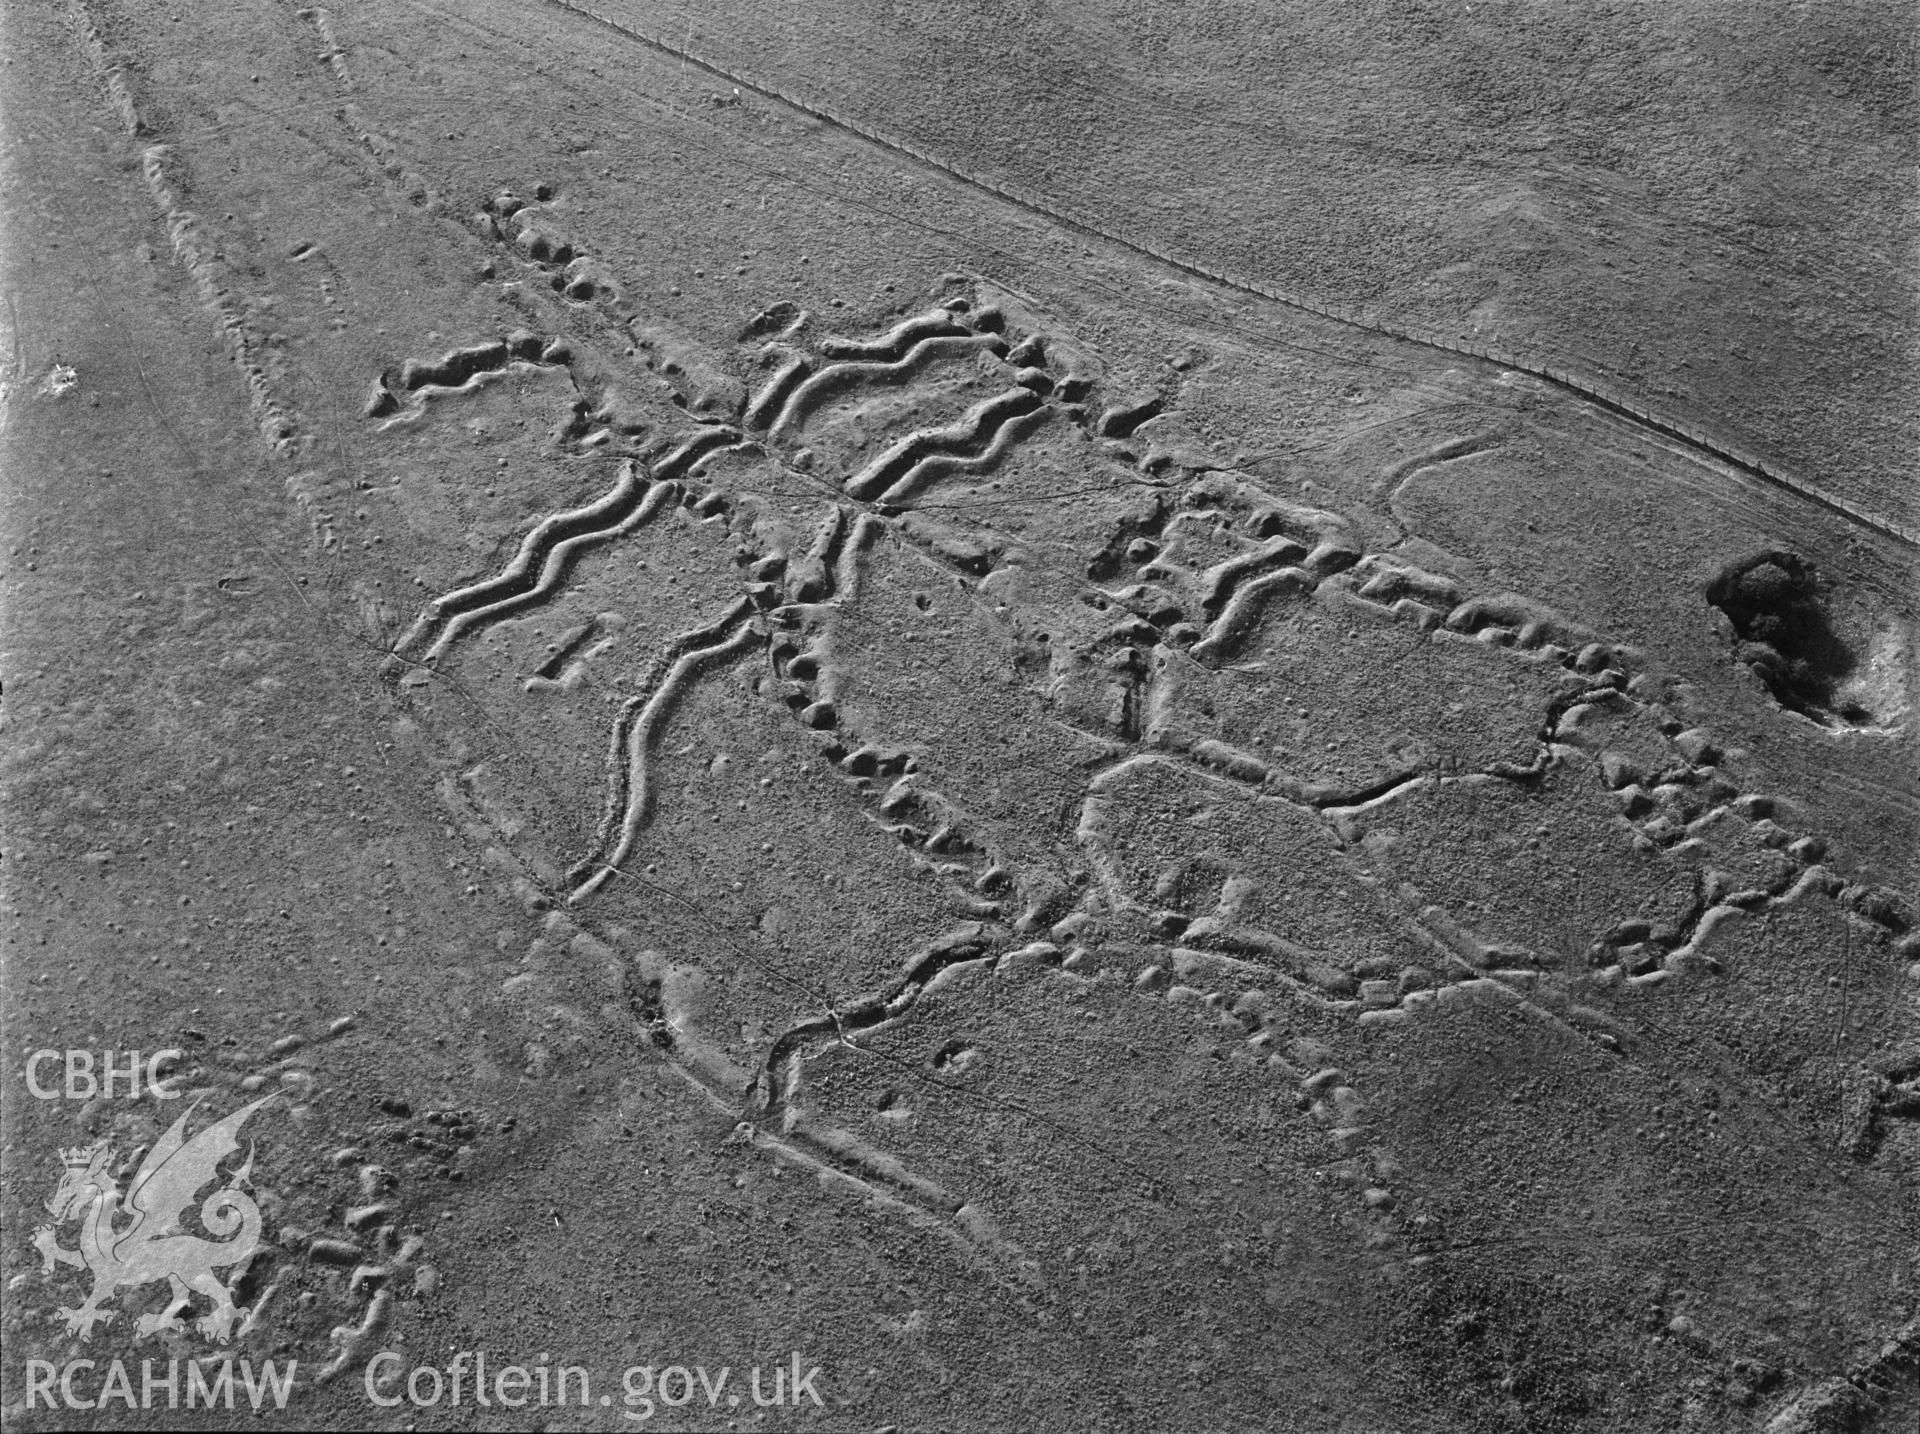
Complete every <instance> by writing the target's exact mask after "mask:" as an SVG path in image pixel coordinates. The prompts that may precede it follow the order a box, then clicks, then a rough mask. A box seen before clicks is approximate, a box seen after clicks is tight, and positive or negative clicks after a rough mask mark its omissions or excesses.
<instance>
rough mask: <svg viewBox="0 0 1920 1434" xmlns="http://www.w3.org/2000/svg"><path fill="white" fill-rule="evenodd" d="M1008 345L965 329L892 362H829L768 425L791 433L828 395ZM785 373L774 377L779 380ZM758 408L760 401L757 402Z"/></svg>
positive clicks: (775, 433)
mask: <svg viewBox="0 0 1920 1434" xmlns="http://www.w3.org/2000/svg"><path fill="white" fill-rule="evenodd" d="M996 347H997V348H998V349H1000V350H1002V351H1004V350H1005V348H1006V341H1005V340H1004V339H1002V338H1000V336H999V335H997V334H975V333H969V332H966V331H965V330H962V331H961V332H959V333H957V334H940V335H937V336H935V337H933V338H928V339H922V340H921V341H920V342H919V343H917V344H915V345H914V346H913V347H912V348H910V349H908V350H907V352H906V353H905V354H903V355H902V356H901V357H900V358H897V359H895V360H893V361H892V362H876V361H870V360H864V359H863V360H857V361H855V360H848V361H845V362H841V363H834V364H829V365H828V366H827V367H826V368H823V369H821V370H820V371H819V372H818V373H816V374H814V375H813V376H812V377H811V378H808V379H805V380H804V381H803V382H802V383H800V385H799V386H798V387H797V388H795V389H793V391H792V393H791V394H790V395H789V396H788V398H787V400H786V402H785V403H784V404H782V405H781V408H780V416H779V417H778V418H776V419H775V420H774V421H773V422H772V423H771V424H770V425H768V429H767V432H768V435H769V436H770V437H772V438H774V439H781V438H785V437H786V436H788V435H789V434H790V433H791V432H792V431H793V429H794V428H795V427H796V426H797V425H798V424H799V423H800V422H801V420H803V419H804V418H805V417H806V416H807V414H808V413H810V412H812V411H813V410H814V409H815V408H817V407H819V405H820V404H821V403H822V402H824V401H825V400H826V399H827V398H828V397H830V396H831V395H833V394H834V393H837V392H838V391H840V390H841V389H843V388H849V387H851V386H853V385H854V384H858V383H861V382H866V383H871V384H876V385H878V384H896V383H904V382H906V380H907V379H909V378H910V377H912V376H913V373H914V371H915V370H916V369H919V368H920V367H922V366H923V365H924V364H925V363H926V362H927V361H928V360H930V359H934V358H963V357H965V356H966V355H968V354H972V353H977V352H979V351H980V350H982V349H988V350H991V349H994V348H996ZM785 375H786V371H785V370H782V372H781V375H780V376H779V377H778V378H776V379H775V382H776V383H778V382H780V380H781V379H783V378H784V377H785ZM755 406H756V408H758V402H757V401H756V405H755Z"/></svg>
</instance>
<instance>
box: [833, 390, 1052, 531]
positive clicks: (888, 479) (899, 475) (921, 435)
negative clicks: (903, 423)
mask: <svg viewBox="0 0 1920 1434" xmlns="http://www.w3.org/2000/svg"><path fill="white" fill-rule="evenodd" d="M1045 402H1046V400H1045V398H1043V397H1042V396H1041V395H1040V394H1038V393H1035V392H1034V391H1033V390H1032V389H1030V388H1019V387H1016V388H1009V389H1006V390H1004V391H1002V392H1000V393H996V394H995V395H994V396H993V397H992V398H989V399H986V400H984V401H982V402H980V403H977V404H975V405H974V406H973V407H972V408H970V409H968V410H967V411H966V412H965V413H964V414H962V415H961V416H960V418H959V419H958V420H957V421H956V422H954V423H952V424H951V425H949V426H948V427H946V428H922V429H917V430H915V431H914V432H912V433H909V434H908V435H907V436H906V437H905V438H903V439H901V440H900V441H899V442H898V443H896V444H894V445H893V446H892V447H890V448H888V449H887V451H886V452H884V453H882V454H881V455H880V456H879V457H878V458H875V459H874V460H873V462H871V463H869V464H868V465H867V466H866V467H865V468H863V469H861V470H860V471H859V472H858V473H856V474H854V475H853V477H851V478H849V479H848V480H847V496H848V497H850V498H857V499H860V500H861V501H863V502H864V501H867V500H869V499H872V498H874V497H876V496H878V495H879V494H882V493H886V492H889V491H891V490H892V489H893V488H894V487H895V486H896V485H899V484H902V483H905V482H906V480H907V478H908V476H909V474H910V472H911V471H912V470H914V469H915V468H917V467H919V466H920V465H921V464H923V463H924V462H925V461H926V460H928V459H931V458H934V457H939V456H943V455H949V456H953V457H965V456H967V455H968V454H969V453H970V452H978V450H981V449H985V448H987V447H989V446H990V445H991V443H992V441H993V439H994V438H995V437H997V436H998V434H999V433H1000V431H1001V430H1002V429H1003V428H1004V427H1005V426H1006V425H1007V424H1009V423H1011V422H1012V421H1013V420H1014V419H1017V418H1021V417H1024V416H1025V415H1027V414H1030V413H1033V412H1035V411H1036V410H1037V409H1039V408H1040V407H1041V406H1042V405H1044V404H1045ZM982 456H984V455H982ZM908 486H911V485H910V484H909V485H908Z"/></svg>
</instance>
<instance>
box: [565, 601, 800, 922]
mask: <svg viewBox="0 0 1920 1434" xmlns="http://www.w3.org/2000/svg"><path fill="white" fill-rule="evenodd" d="M746 610H747V604H745V603H744V601H743V602H742V603H741V604H738V605H736V606H735V607H734V608H732V609H731V610H730V611H729V613H728V614H727V616H725V617H723V618H722V619H721V620H720V621H719V622H718V623H715V624H713V625H711V626H709V627H706V628H702V629H700V630H699V631H698V632H693V633H687V634H685V635H684V636H682V637H680V638H676V639H675V641H674V644H673V647H672V648H670V649H669V651H673V650H675V649H679V652H680V655H679V657H678V660H676V661H675V662H674V664H673V666H672V667H670V668H668V669H667V674H666V676H665V677H664V678H662V679H661V681H660V684H659V686H658V687H656V688H655V689H654V690H653V691H652V692H651V693H646V694H642V695H641V696H639V697H635V698H632V699H630V700H629V701H628V703H627V705H626V707H624V708H623V709H622V710H621V713H620V719H619V721H617V722H616V723H615V725H614V739H613V740H614V750H615V753H616V754H617V755H616V761H615V770H616V771H619V770H621V766H622V762H621V760H620V759H622V758H623V759H624V770H625V781H624V784H623V785H624V799H621V797H620V796H618V795H616V797H615V800H618V801H619V802H620V807H619V810H620V824H619V827H618V828H617V830H615V831H614V832H612V833H611V835H612V837H613V841H612V845H611V848H610V849H608V848H607V847H606V846H605V845H604V839H603V842H602V844H599V845H598V846H597V848H596V852H595V854H594V855H593V856H590V857H588V858H587V859H586V860H585V861H583V862H581V863H579V864H578V865H577V866H575V867H574V869H573V871H572V872H570V873H568V878H569V880H575V881H577V882H578V885H576V886H575V887H574V889H573V891H572V892H571V894H570V895H569V896H568V898H567V900H568V902H569V904H575V905H577V904H578V903H579V902H581V901H584V900H585V899H586V898H587V897H589V896H591V895H593V893H594V892H596V891H598V890H599V889H600V887H601V886H602V885H604V884H605V882H606V880H607V878H608V877H609V876H611V875H613V873H614V871H615V869H616V868H618V867H619V865H620V863H621V862H623V861H625V860H626V859H627V855H628V853H630V852H631V851H632V850H633V844H634V842H635V841H636V840H637V839H638V838H639V835H640V829H641V827H643V826H645V825H646V820H647V817H648V815H649V814H650V813H651V812H652V809H653V783H652V754H653V744H654V741H655V739H656V738H657V737H658V735H659V731H660V727H661V724H662V723H663V722H665V721H666V719H667V718H668V716H670V715H671V713H672V711H673V708H674V705H675V704H676V703H677V702H678V700H679V697H680V691H681V689H682V688H683V687H685V686H686V685H687V683H689V682H691V681H692V680H693V679H694V678H695V677H697V676H699V675H700V674H701V673H702V672H704V671H705V670H706V669H707V668H709V667H712V666H714V665H716V664H719V663H724V662H729V661H731V660H732V659H734V658H736V657H738V656H739V655H740V654H741V653H743V652H745V651H746V650H747V649H748V648H749V647H751V646H753V645H754V644H755V643H757V642H760V641H762V640H763V636H762V634H761V633H760V632H759V631H758V630H757V629H756V628H755V627H754V626H753V625H752V624H751V623H748V622H745V621H743V620H742V619H743V618H744V617H745V615H746ZM736 623H737V624H738V626H737V627H735V628H734V631H733V632H732V634H731V635H730V636H728V637H725V638H722V639H721V640H720V641H718V642H714V643H711V644H710V645H708V646H706V647H695V646H693V645H692V644H693V643H695V642H698V641H700V640H702V639H704V638H708V637H711V636H712V635H713V634H714V633H715V632H716V630H718V631H724V630H725V629H726V627H728V626H730V625H732V624H736ZM622 748H624V751H622V750H621V749H622ZM613 810H614V808H613V806H612V803H611V802H610V804H609V814H611V812H612V811H613ZM602 850H604V851H605V853H606V854H605V855H604V856H602V855H600V854H599V852H600V851H602Z"/></svg>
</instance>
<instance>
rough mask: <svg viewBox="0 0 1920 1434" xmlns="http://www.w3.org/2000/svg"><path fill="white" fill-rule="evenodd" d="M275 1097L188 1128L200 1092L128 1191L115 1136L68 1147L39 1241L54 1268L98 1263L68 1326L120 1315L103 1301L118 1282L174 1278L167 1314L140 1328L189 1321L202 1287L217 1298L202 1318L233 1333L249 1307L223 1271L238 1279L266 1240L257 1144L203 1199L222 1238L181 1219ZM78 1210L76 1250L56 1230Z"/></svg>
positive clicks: (75, 1330) (216, 1329) (85, 1335)
mask: <svg viewBox="0 0 1920 1434" xmlns="http://www.w3.org/2000/svg"><path fill="white" fill-rule="evenodd" d="M273 1099H275V1097H274V1096H271V1095H270V1096H267V1097H265V1098H264V1099H262V1100H256V1101H255V1102H254V1103H253V1104H252V1105H249V1106H245V1107H243V1108H242V1109H240V1110H236V1111H235V1112H233V1114H231V1115H229V1116H227V1117H226V1118H225V1119H224V1120H218V1121H215V1122H214V1123H213V1124H212V1125H209V1126H207V1127H206V1128H205V1129H203V1130H201V1131H200V1132H199V1133H198V1134H196V1135H194V1136H192V1137H191V1138H189V1137H188V1135H187V1121H188V1120H189V1119H190V1118H191V1117H192V1115H193V1113H194V1111H196V1110H198V1109H199V1108H200V1102H199V1101H195V1102H194V1103H193V1104H192V1105H191V1106H189V1107H188V1108H187V1109H186V1111H185V1112H184V1113H182V1115H181V1116H180V1118H179V1119H178V1120H176V1121H175V1122H174V1123H173V1125H172V1126H171V1127H170V1128H169V1129H168V1130H167V1133H166V1134H165V1135H163V1136H161V1137H160V1139H159V1140H158V1141H156V1142H155V1143H154V1147H153V1149H152V1150H150V1151H148V1152H147V1156H146V1159H144V1160H142V1161H141V1162H140V1168H139V1170H137V1171H136V1172H135V1173H134V1176H133V1180H132V1182H131V1183H130V1184H129V1185H128V1186H127V1191H126V1194H125V1196H124V1197H123V1196H122V1195H121V1194H120V1191H119V1188H118V1182H117V1181H116V1180H115V1178H114V1176H113V1175H112V1174H111V1173H110V1172H111V1170H112V1168H113V1165H114V1156H115V1152H114V1150H113V1147H112V1146H111V1145H110V1144H109V1143H108V1142H107V1141H105V1140H98V1141H95V1142H94V1143H93V1144H92V1145H83V1146H79V1147H77V1148H75V1149H72V1150H62V1151H61V1152H60V1159H61V1162H62V1163H63V1164H64V1165H65V1166H66V1171H65V1173H64V1174H63V1175H62V1176H61V1177H60V1184H59V1186H58V1187H57V1188H56V1189H55V1190H54V1192H53V1198H52V1199H51V1200H49V1201H48V1202H47V1213H48V1214H50V1215H52V1216H53V1224H52V1225H42V1226H41V1227H40V1228H39V1229H37V1230H35V1231H34V1234H33V1244H34V1248H35V1249H37V1250H39V1252H40V1258H41V1260H42V1261H43V1262H44V1269H45V1271H46V1272H47V1273H49V1274H51V1273H52V1272H53V1269H54V1266H55V1265H56V1264H59V1265H72V1266H74V1267H76V1268H85V1269H88V1270H91V1271H92V1272H93V1289H92V1290H91V1291H90V1292H89V1293H88V1295H87V1298H86V1300H85V1301H84V1302H83V1303H82V1304H81V1305H80V1307H79V1308H78V1309H62V1310H61V1311H60V1314H61V1315H62V1316H63V1317H64V1318H65V1320H66V1323H67V1330H68V1332H69V1333H72V1334H78V1335H79V1336H80V1338H81V1339H83V1340H85V1339H89V1338H91V1337H92V1335H93V1327H94V1326H95V1325H96V1324H101V1323H103V1322H108V1321H111V1320H112V1319H113V1317H114V1313H115V1312H114V1311H113V1310H110V1309H105V1308H102V1306H103V1305H104V1304H105V1302H106V1301H107V1300H109V1299H111V1298H112V1297H113V1295H114V1293H115V1291H117V1290H121V1289H124V1288H127V1287H130V1286H139V1285H147V1284H153V1283H155V1282H156V1281H159V1280H166V1281H168V1282H169V1283H170V1284H171V1285H172V1287H173V1298H172V1300H170V1301H169V1302H168V1304H167V1307H166V1308H165V1309H164V1310H161V1311H160V1312H159V1313H158V1314H148V1315H142V1316H141V1317H140V1318H139V1319H138V1320H137V1321H135V1332H136V1335H137V1337H139V1338H142V1339H144V1338H145V1337H146V1336H148V1335H151V1334H158V1333H161V1332H162V1331H179V1330H182V1329H184V1328H185V1325H184V1323H183V1321H182V1319H181V1316H182V1315H183V1314H184V1313H185V1312H186V1311H188V1310H189V1309H191V1308H192V1302H193V1295H194V1294H195V1293H198V1294H200V1295H203V1296H205V1297H206V1298H207V1299H210V1300H212V1301H213V1310H212V1312H211V1313H209V1314H207V1315H205V1316H203V1317H201V1318H200V1319H198V1320H196V1321H195V1322H194V1324H195V1327H196V1328H197V1329H198V1330H199V1331H200V1333H201V1334H203V1335H205V1336H206V1337H207V1338H209V1339H213V1340H217V1341H218V1342H219V1343H221V1344H225V1343H226V1342H227V1341H228V1339H229V1338H230V1337H231V1336H232V1333H233V1327H234V1324H235V1323H236V1322H237V1321H238V1320H240V1319H241V1318H242V1317H243V1316H244V1315H245V1314H246V1313H247V1311H246V1310H244V1309H242V1308H240V1307H238V1306H236V1305H235V1304H234V1302H233V1290H232V1287H231V1286H229V1285H228V1283H227V1282H226V1281H224V1280H222V1279H221V1278H220V1277H219V1275H217V1274H215V1273H214V1272H215V1271H216V1270H221V1269H226V1270H232V1269H234V1267H236V1266H239V1267H240V1270H239V1271H237V1272H236V1274H235V1276H234V1278H235V1281H236V1282H237V1281H238V1277H239V1274H240V1273H244V1268H245V1266H246V1264H247V1262H248V1261H250V1260H251V1259H252V1258H253V1253H254V1251H255V1250H257V1249H258V1248H259V1247H260V1207H259V1206H258V1205H256V1204H254V1202H253V1199H252V1197H251V1196H249V1195H247V1194H246V1193H245V1191H244V1190H243V1188H242V1187H244V1186H246V1185H248V1184H249V1183H250V1181H249V1176H250V1175H251V1173H252V1171H253V1149H252V1147H251V1146H249V1147H248V1149H247V1158H246V1159H245V1161H243V1162H242V1163H241V1165H240V1167H239V1168H238V1169H237V1170H233V1171H230V1172H229V1173H228V1174H227V1175H226V1183H225V1184H223V1185H221V1186H220V1187H219V1188H218V1189H217V1190H215V1191H214V1192H213V1193H212V1194H210V1195H208V1196H207V1198H206V1199H205V1200H203V1201H201V1202H200V1209H199V1215H200V1224H201V1226H202V1227H203V1228H204V1229H205V1230H206V1231H207V1232H208V1234H210V1235H212V1236H214V1237H215V1238H213V1239H210V1240H209V1239H205V1238H203V1237H202V1236H199V1235H195V1234H190V1233H188V1232H187V1231H186V1230H185V1229H184V1228H183V1226H182V1223H181V1222H182V1220H183V1219H184V1217H185V1216H186V1214H187V1211H188V1209H189V1207H191V1206H192V1204H193V1201H194V1197H195V1196H196V1195H198V1194H199V1192H200V1191H201V1190H202V1189H204V1188H205V1187H206V1186H207V1185H209V1184H211V1183H212V1182H214V1181H215V1180H218V1179H220V1178H221V1175H220V1170H219V1165H220V1162H221V1161H223V1160H225V1159H226V1158H227V1157H228V1156H229V1155H232V1154H233V1153H234V1152H235V1151H237V1150H238V1149H239V1148H240V1142H239V1139H238V1135H239V1131H240V1127H241V1126H242V1125H244V1124H246V1122H247V1120H248V1118H249V1117H250V1116H252V1114H253V1113H254V1112H255V1111H257V1110H258V1109H260V1107H261V1106H263V1105H265V1104H266V1103H267V1101H270V1100H273ZM70 1220H78V1221H79V1222H80V1243H79V1246H78V1247H77V1248H75V1249H71V1250H69V1249H66V1248H64V1247H63V1246H62V1245H61V1244H60V1243H59V1241H58V1239H57V1238H56V1237H55V1231H56V1229H57V1228H58V1227H59V1226H61V1225H64V1224H66V1223H67V1222H68V1221H70Z"/></svg>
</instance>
